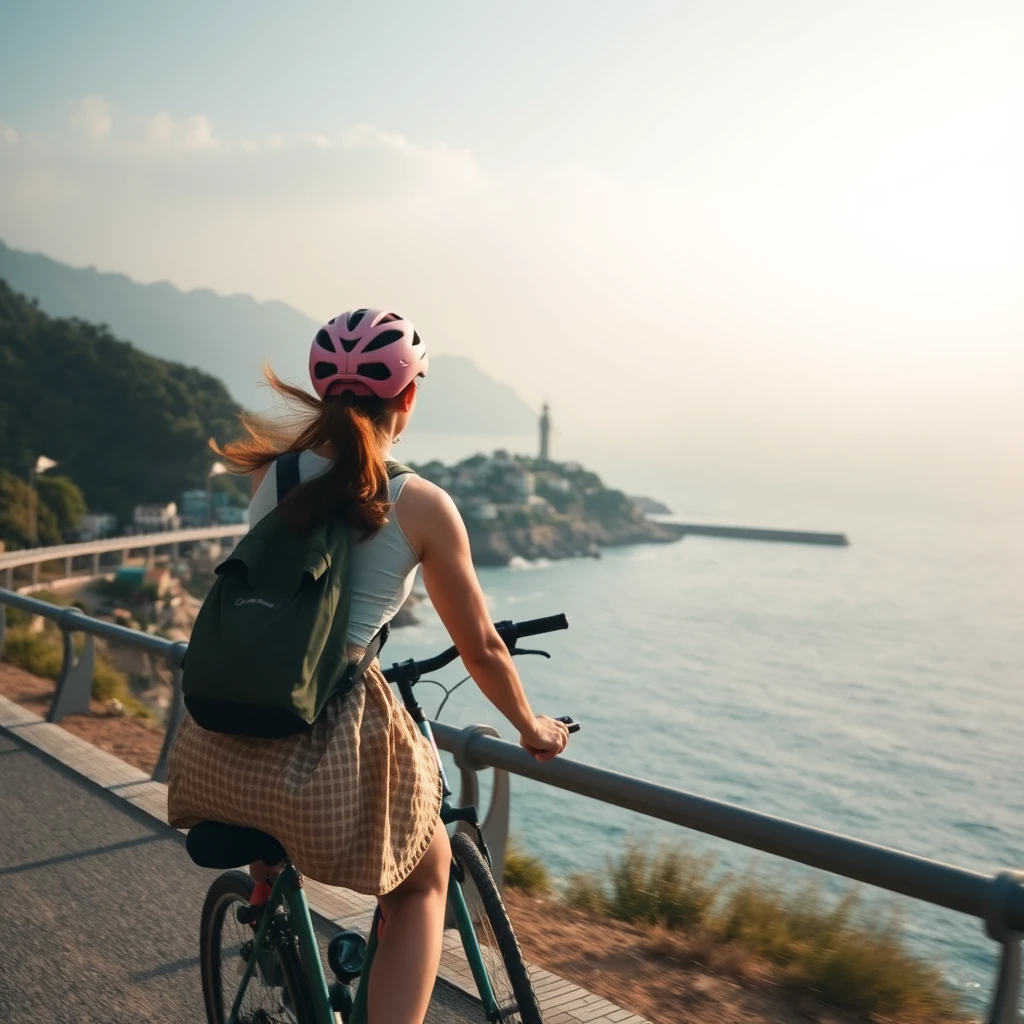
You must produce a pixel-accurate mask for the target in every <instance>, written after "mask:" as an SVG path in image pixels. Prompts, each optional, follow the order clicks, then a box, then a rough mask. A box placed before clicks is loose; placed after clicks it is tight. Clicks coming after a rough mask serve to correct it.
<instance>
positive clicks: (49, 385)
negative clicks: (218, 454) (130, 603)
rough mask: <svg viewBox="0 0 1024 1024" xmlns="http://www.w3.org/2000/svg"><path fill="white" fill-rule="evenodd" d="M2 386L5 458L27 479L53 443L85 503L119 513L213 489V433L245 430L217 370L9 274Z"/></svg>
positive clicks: (0, 456) (64, 510)
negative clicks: (70, 313) (171, 354)
mask: <svg viewBox="0 0 1024 1024" xmlns="http://www.w3.org/2000/svg"><path fill="white" fill-rule="evenodd" d="M0 386H2V388H3V400H2V401H0V469H6V470H8V471H9V472H11V473H13V474H14V475H15V476H17V477H22V478H25V477H27V475H28V469H29V466H30V465H31V464H32V461H33V460H34V459H35V457H36V455H37V454H38V453H39V452H46V454H47V455H49V456H51V457H52V458H54V459H56V460H57V461H58V462H59V463H60V465H61V471H62V472H66V473H67V474H68V476H69V477H70V478H71V479H72V480H75V481H77V482H78V483H79V485H80V486H81V487H82V489H83V490H84V492H85V500H86V501H87V502H88V507H90V508H92V509H94V510H95V511H97V512H112V513H114V514H115V515H116V516H117V517H118V518H119V519H121V520H129V519H130V518H131V514H132V509H133V508H134V507H135V506H136V505H140V504H163V503H165V502H170V501H175V502H177V501H180V500H181V494H182V491H185V490H188V489H192V488H205V487H206V475H207V473H208V471H209V468H210V464H211V463H212V461H213V453H212V452H211V451H210V450H209V448H208V447H207V439H208V438H209V437H211V436H214V437H217V438H218V439H220V440H226V439H228V438H230V437H232V436H235V435H236V433H237V431H238V429H239V427H238V413H239V411H240V410H239V407H238V406H237V405H236V404H235V403H234V402H233V401H232V400H231V397H230V395H229V394H228V392H227V390H226V389H225V387H224V385H223V384H221V382H220V381H218V380H216V379H215V378H213V377H210V376H208V375H207V374H204V373H201V372H200V371H199V370H195V369H192V368H190V367H187V366H182V365H181V364H180V363H170V362H166V361H165V360H162V359H157V358H155V357H153V356H149V355H146V354H144V353H142V352H140V351H138V350H137V349H136V348H134V347H133V346H132V345H131V344H129V343H128V342H125V341H118V340H117V339H116V338H113V337H111V335H110V333H109V332H108V331H107V330H105V329H104V328H102V327H97V326H94V325H92V324H88V323H85V322H84V321H81V320H76V319H71V320H57V319H54V318H52V317H49V316H46V315H45V314H44V313H42V312H40V311H39V310H38V309H36V308H34V307H33V306H32V305H31V304H30V303H29V302H28V301H26V300H25V299H24V298H23V297H22V296H20V295H18V294H16V293H15V292H14V291H12V290H11V289H10V288H9V287H8V286H7V285H6V284H5V283H4V282H3V281H0ZM65 497H66V498H67V499H68V501H70V500H71V499H70V497H69V496H68V495H65ZM54 500H55V502H56V503H57V504H58V505H59V506H60V508H59V517H64V519H63V521H65V522H69V521H71V520H73V519H74V514H75V508H76V506H75V505H74V503H73V502H72V503H71V504H68V501H65V500H64V499H59V500H58V499H57V498H55V499H54ZM40 530H42V520H40ZM26 538H27V535H26ZM40 540H42V533H41V534H40Z"/></svg>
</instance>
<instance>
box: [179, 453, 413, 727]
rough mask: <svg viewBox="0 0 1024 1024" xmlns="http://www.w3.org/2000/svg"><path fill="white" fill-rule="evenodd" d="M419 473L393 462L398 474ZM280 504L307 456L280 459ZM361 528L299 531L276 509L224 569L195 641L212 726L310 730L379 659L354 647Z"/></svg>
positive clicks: (202, 698) (195, 666)
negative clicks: (355, 559) (356, 549)
mask: <svg viewBox="0 0 1024 1024" xmlns="http://www.w3.org/2000/svg"><path fill="white" fill-rule="evenodd" d="M411 472H412V470H410V469H408V468H406V467H405V466H402V465H400V464H399V463H397V462H389V463H388V476H389V478H392V479H393V478H394V477H396V476H399V475H400V474H402V473H411ZM276 473H277V500H278V504H279V505H280V503H281V501H283V499H284V497H285V495H286V494H287V493H288V492H289V491H290V490H291V489H292V488H293V487H295V486H296V485H297V484H298V483H299V467H298V453H297V452H290V453H287V454H285V455H282V456H280V457H279V458H278V459H277V461H276ZM353 543H355V541H354V539H353V537H352V530H351V528H350V527H349V526H348V524H347V523H344V522H332V523H327V524H325V525H323V526H317V527H314V528H313V529H311V530H309V531H307V532H305V533H300V532H298V531H297V530H295V529H293V528H291V527H289V526H288V525H287V524H286V523H285V521H284V519H283V518H282V516H281V512H280V509H279V508H274V509H273V510H272V511H271V512H269V513H268V514H267V515H266V516H264V517H263V518H262V519H261V520H260V521H259V522H258V523H257V524H256V525H255V526H254V527H253V528H252V529H251V530H250V531H249V533H247V534H246V535H245V536H244V537H243V538H242V539H241V540H240V541H239V542H238V544H237V546H236V547H235V549H234V551H232V552H231V554H230V555H229V556H228V558H227V559H225V561H224V562H222V563H221V564H220V565H219V566H217V570H216V574H217V578H216V580H215V581H214V584H213V587H212V588H211V590H210V592H209V594H207V596H206V600H205V601H204V602H203V605H202V608H200V610H199V615H198V617H197V618H196V623H195V626H194V627H193V629H192V637H191V639H190V640H189V644H188V651H187V653H186V656H185V662H184V666H183V675H182V692H183V694H184V698H185V707H186V708H188V711H189V713H190V714H191V715H192V717H193V718H194V719H195V721H196V723H197V724H198V725H199V726H201V727H202V728H204V729H209V730H212V731H213V732H222V733H231V734H233V735H240V736H264V737H280V736H290V735H292V734H294V733H298V732H302V731H303V730H305V729H308V728H309V727H310V726H311V725H312V724H313V722H314V721H316V718H317V716H318V715H319V714H320V712H321V711H322V710H323V708H324V705H325V704H326V703H327V702H328V701H329V700H331V699H332V698H336V697H340V696H343V695H344V694H346V693H348V692H349V690H351V689H352V687H353V686H354V685H355V683H356V682H357V681H358V679H359V677H360V676H361V675H362V673H363V672H364V671H365V669H366V668H367V667H369V665H370V663H371V662H372V661H373V659H374V658H375V657H376V655H377V653H378V652H379V650H380V648H381V647H382V646H383V643H384V641H385V640H386V639H387V629H388V627H387V625H385V626H384V627H383V628H382V629H381V631H380V632H379V633H378V634H377V636H376V637H374V639H373V641H372V642H371V644H370V646H369V647H368V648H367V649H366V654H365V655H364V656H363V657H362V658H361V659H360V660H359V661H358V662H355V661H352V660H351V659H350V658H349V657H348V653H347V649H346V648H347V640H348V624H349V607H350V604H351V590H350V586H349V581H350V577H351V570H352V544H353Z"/></svg>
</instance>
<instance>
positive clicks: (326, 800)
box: [168, 309, 568, 1024]
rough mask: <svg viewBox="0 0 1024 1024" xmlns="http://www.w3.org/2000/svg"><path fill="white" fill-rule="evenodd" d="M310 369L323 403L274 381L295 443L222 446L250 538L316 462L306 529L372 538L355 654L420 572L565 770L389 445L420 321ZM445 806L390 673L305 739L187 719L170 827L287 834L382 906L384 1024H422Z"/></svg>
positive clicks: (454, 531) (469, 655)
mask: <svg viewBox="0 0 1024 1024" xmlns="http://www.w3.org/2000/svg"><path fill="white" fill-rule="evenodd" d="M309 372H310V378H311V380H312V382H313V387H314V388H315V390H316V394H317V397H316V398H314V397H313V396H312V395H310V394H308V393H307V392H305V391H303V390H302V389H300V388H296V387H292V386H290V385H287V384H284V383H282V382H281V381H280V380H279V379H278V378H277V377H276V376H275V375H274V373H273V372H272V371H271V370H270V369H269V368H267V369H266V370H265V373H266V376H267V379H268V381H269V382H270V384H271V386H272V387H273V388H274V389H275V390H276V391H277V392H279V393H280V394H281V395H283V396H284V397H285V398H286V399H288V400H290V401H291V402H293V403H294V404H296V405H298V406H299V407H300V408H302V409H303V410H304V411H305V412H306V416H305V418H304V420H303V422H302V423H301V424H300V425H299V427H298V428H297V429H296V430H295V431H293V432H292V435H291V436H288V435H287V434H286V433H283V432H281V431H271V430H268V429H267V428H266V427H264V426H262V425H260V424H258V423H256V422H253V421H248V420H246V421H243V422H244V426H245V429H246V436H245V437H244V438H242V439H241V440H238V441H235V442H233V443H232V444H229V445H226V446H225V447H224V448H220V447H219V446H217V445H216V444H215V443H213V442H211V444H212V447H213V448H214V450H215V451H217V452H218V453H219V454H220V455H221V456H223V457H224V458H226V459H227V460H229V461H230V462H231V463H232V464H233V466H234V467H235V468H236V469H237V470H239V471H242V472H247V473H249V474H251V476H252V503H251V505H250V507H249V520H250V526H251V525H253V524H255V523H256V522H258V521H259V520H260V518H262V517H263V516H264V515H266V514H267V513H268V512H269V511H270V510H271V509H272V508H273V507H274V506H275V505H276V493H277V486H276V469H275V466H274V460H275V459H276V458H277V456H278V455H280V454H282V453H283V452H286V451H298V452H300V453H301V455H300V457H299V475H300V481H301V483H300V486H299V487H298V488H297V489H296V490H295V491H294V492H293V493H292V494H291V495H289V497H288V498H287V499H286V502H287V504H286V506H283V507H282V513H284V512H285V511H287V512H288V514H289V515H290V516H291V517H292V518H293V520H294V521H295V522H296V523H297V524H303V523H305V524H312V523H315V522H317V521H318V520H319V521H323V520H324V519H327V518H342V519H344V520H346V521H347V522H348V523H349V524H350V526H351V527H352V529H353V530H354V531H355V532H356V535H357V536H358V537H359V538H360V542H359V543H357V544H356V545H355V546H354V548H353V551H354V556H353V565H352V582H351V591H352V605H351V610H350V613H349V619H350V621H349V627H348V630H349V632H348V640H349V644H350V654H351V655H353V656H355V655H357V654H358V653H359V651H360V650H362V649H365V647H366V646H367V644H369V642H370V641H371V639H372V638H373V637H374V636H375V635H376V633H377V632H378V631H379V629H380V628H381V626H382V625H383V624H384V623H385V622H387V621H389V620H390V619H391V617H392V616H393V615H394V614H395V613H396V612H397V611H398V609H399V608H400V607H401V606H402V604H403V602H404V601H405V599H406V598H407V597H408V595H409V592H410V590H411V588H412V584H413V577H414V576H415V573H416V569H417V567H420V568H421V571H422V575H423V583H424V586H425V587H426V590H427V594H428V595H429V597H430V599H431V601H432V603H433V605H434V608H435V609H436V610H437V613H438V615H439V616H440V617H441V621H442V622H443V623H444V625H445V628H446V629H447V630H448V632H449V634H450V635H451V638H452V640H453V641H454V643H455V645H456V646H457V647H458V649H459V651H460V653H461V655H462V659H463V661H464V662H465V664H466V668H467V669H468V670H469V672H470V674H471V675H472V677H473V679H474V680H475V682H476V683H477V685H478V686H479V687H480V689H481V690H482V691H483V693H484V694H485V696H487V697H488V699H489V700H490V701H491V702H492V703H493V704H494V706H495V707H496V708H497V709H498V710H499V711H500V712H501V713H502V714H503V715H504V716H505V717H506V718H507V719H508V720H509V722H511V723H512V725H513V726H514V727H515V728H516V729H517V730H518V732H519V734H520V741H521V743H522V745H523V746H524V747H525V748H526V750H528V751H529V752H530V753H531V754H532V755H533V756H534V757H536V758H537V759H538V760H540V761H546V760H549V759H551V758H553V757H555V756H556V755H557V754H559V753H561V752H562V751H563V750H564V749H565V745H566V743H567V742H568V731H567V729H566V727H565V726H564V725H563V724H562V723H561V722H558V721H555V720H554V719H551V718H547V717H544V716H537V715H535V714H534V713H533V711H532V710H531V708H530V704H529V702H528V701H527V699H526V695H525V693H524V692H523V687H522V684H521V683H520V680H519V676H518V674H517V672H516V669H515V667H514V665H513V663H512V658H511V656H510V655H509V653H508V650H507V649H506V647H505V644H504V642H503V641H502V640H501V638H500V637H499V636H498V634H497V632H496V631H495V629H494V627H493V625H492V624H491V621H490V617H489V616H488V613H487V606H486V603H485V601H484V596H483V593H482V591H481V589H480V584H479V582H478V581H477V578H476V574H475V572H474V570H473V563H472V560H471V558H470V550H469V539H468V537H467V534H466V529H465V526H464V525H463V523H462V520H461V518H460V516H459V513H458V511H457V510H456V508H455V505H454V503H453V502H452V500H451V498H450V497H449V496H448V495H447V494H446V493H445V492H444V491H443V490H441V489H440V488H439V487H436V486H435V485H433V484H431V483H429V482H428V481H426V480H424V479H422V478H421V477H418V476H415V475H409V474H403V475H399V476H396V477H395V478H394V479H391V480H389V478H388V473H387V469H386V466H385V462H386V460H388V459H389V458H390V452H391V445H392V444H393V443H395V442H397V441H398V439H399V438H400V436H401V434H402V433H403V431H404V430H405V428H406V426H407V424H408V422H409V418H410V416H411V415H412V411H413V407H414V406H415V403H416V391H417V387H418V383H417V382H418V378H420V377H424V376H426V372H427V354H426V349H425V348H424V346H423V343H422V341H421V340H420V337H419V335H418V334H417V333H416V331H415V330H414V328H413V325H412V324H411V323H410V322H409V321H408V320H405V319H403V318H402V317H399V316H397V315H396V314H394V313H387V312H383V311H380V310H372V309H358V310H355V311H354V312H351V313H346V314H343V315H342V316H339V317H335V318H334V319H333V320H331V321H329V322H328V323H327V324H325V325H324V326H323V327H322V328H321V329H320V330H319V331H318V332H317V334H316V337H315V338H314V340H313V345H312V349H311V352H310V358H309ZM339 766H341V767H339ZM332 768H333V769H335V770H333V771H332ZM325 780H328V781H327V782H325ZM440 802H441V791H440V785H439V779H438V771H437V763H436V760H435V758H434V755H433V752H432V750H431V748H430V746H429V744H428V743H427V741H426V740H425V739H424V738H423V737H422V736H421V735H420V733H419V731H418V730H417V729H416V727H415V726H414V724H413V723H412V721H411V719H410V718H409V716H408V715H407V714H406V713H405V711H404V709H403V708H402V707H401V705H399V704H398V702H397V701H396V699H395V697H394V695H393V694H392V693H391V690H390V688H389V687H388V685H387V683H386V682H385V681H384V678H383V676H382V675H381V672H380V668H379V666H378V665H377V664H376V662H375V663H374V664H373V666H372V667H371V668H370V669H369V670H368V671H367V672H366V673H365V674H364V675H363V677H362V678H361V680H360V681H359V682H358V683H357V684H356V687H355V688H354V689H353V690H352V691H351V692H350V693H349V694H348V695H347V696H345V697H344V698H343V699H341V700H336V701H332V702H331V703H329V704H328V705H327V707H326V708H325V710H324V711H323V713H322V714H321V715H320V717H319V718H318V719H317V721H316V722H315V723H314V726H313V728H312V729H311V730H310V731H309V732H305V733H301V734H299V735H297V736H290V737H286V738H284V739H273V740H268V739H255V738H249V737H239V736H230V735H225V734H222V733H213V732H208V731H205V730H203V729H200V728H199V727H198V726H197V725H196V724H195V722H194V721H192V719H191V718H188V717H186V719H185V722H184V723H183V725H182V728H181V730H180V731H179V734H178V737H177V739H176V740H175V744H174V747H173V749H172V752H171V759H170V764H169V792H168V811H169V818H170V820H171V824H173V825H175V826H176V827H179V828H188V827H191V826H193V825H195V824H197V823H198V822H199V821H201V820H203V819H206V818H211V819H214V820H219V821H225V822H228V823H230V824H238V825H251V826H253V827H256V828H259V829H262V830H263V831H266V832H269V833H270V834H272V835H274V836H275V837H276V838H277V839H278V840H279V841H280V842H281V843H282V844H283V845H284V847H285V849H287V850H288V852H289V856H290V857H291V858H292V860H293V861H294V862H295V864H296V866H297V867H298V868H299V869H300V870H302V871H304V872H305V873H306V874H308V875H310V877H313V878H317V879H319V880H320V881H323V882H326V883H328V884H330V885H339V886H345V887H347V888H351V889H355V890H357V891H360V892H366V893H371V894H372V895H375V896H377V897H378V898H379V900H380V902H381V904H382V909H383V913H384V916H385V918H386V920H387V927H386V928H384V929H382V935H381V941H380V946H379V949H378V952H377V956H376V959H375V961H374V967H373V970H372V972H371V978H370V988H369V1013H370V1021H371V1024H385V1022H386V1024H406V1022H408V1024H419V1022H421V1021H422V1020H423V1018H424V1016H425V1015H426V1011H427V1004H428V1002H429V999H430V993H431V990H432V988H433V984H434V978H435V976H436V974H437V967H438V963H439V961H440V956H441V940H442V935H443V929H444V911H445V897H446V891H447V884H448V867H449V862H450V859H451V853H450V849H449V844H448V836H447V833H446V832H445V830H444V828H443V827H442V826H441V825H440V824H439V818H438V814H439V811H440ZM250 871H251V873H252V874H253V876H254V877H255V878H256V879H257V880H258V881H263V882H266V881H268V879H269V878H270V877H272V874H273V871H272V869H270V868H268V866H267V865H264V864H253V865H251V866H250Z"/></svg>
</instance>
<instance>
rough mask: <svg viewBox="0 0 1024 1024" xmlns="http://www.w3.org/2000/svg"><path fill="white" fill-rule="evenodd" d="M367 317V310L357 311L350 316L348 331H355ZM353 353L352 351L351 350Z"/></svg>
mask: <svg viewBox="0 0 1024 1024" xmlns="http://www.w3.org/2000/svg"><path fill="white" fill-rule="evenodd" d="M364 316H366V310H365V309H355V310H353V311H352V312H351V313H349V315H348V329H349V330H350V331H354V330H355V329H356V328H357V327H358V326H359V322H360V321H361V320H362V319H363V317H364ZM349 351H351V349H349Z"/></svg>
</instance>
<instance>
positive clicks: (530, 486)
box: [506, 468, 537, 504]
mask: <svg viewBox="0 0 1024 1024" xmlns="http://www.w3.org/2000/svg"><path fill="white" fill-rule="evenodd" d="M506 479H507V480H508V483H509V487H510V488H511V490H512V493H513V494H514V495H515V497H516V498H517V499H518V500H519V501H521V502H523V503H524V504H525V503H526V502H528V501H529V500H530V498H532V497H533V494H534V491H535V490H536V486H537V480H536V477H535V476H534V475H533V473H530V472H529V471H527V470H521V469H518V468H517V469H516V470H515V471H513V472H511V473H509V475H508V477H507V478H506Z"/></svg>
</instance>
